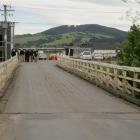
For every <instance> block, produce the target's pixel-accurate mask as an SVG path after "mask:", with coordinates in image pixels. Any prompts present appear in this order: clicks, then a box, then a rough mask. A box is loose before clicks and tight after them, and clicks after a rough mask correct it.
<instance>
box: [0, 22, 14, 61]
mask: <svg viewBox="0 0 140 140" xmlns="http://www.w3.org/2000/svg"><path fill="white" fill-rule="evenodd" d="M13 47H14V23H13V22H0V61H5V60H7V59H10V58H11V49H12V48H13Z"/></svg>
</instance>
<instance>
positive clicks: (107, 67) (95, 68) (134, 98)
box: [57, 57, 140, 105]
mask: <svg viewBox="0 0 140 140" xmlns="http://www.w3.org/2000/svg"><path fill="white" fill-rule="evenodd" d="M57 66H59V67H61V68H63V69H65V70H67V71H69V72H71V73H74V74H76V75H78V76H80V77H82V78H84V79H86V80H88V81H90V82H93V83H94V84H96V85H98V86H99V87H102V88H104V89H105V90H107V91H109V92H111V93H113V94H115V95H117V96H119V97H123V98H125V99H127V100H128V101H130V102H133V103H135V104H137V105H140V68H135V67H126V66H119V65H113V64H108V63H102V62H96V61H86V60H79V59H72V58H64V57H59V59H58V61H57Z"/></svg>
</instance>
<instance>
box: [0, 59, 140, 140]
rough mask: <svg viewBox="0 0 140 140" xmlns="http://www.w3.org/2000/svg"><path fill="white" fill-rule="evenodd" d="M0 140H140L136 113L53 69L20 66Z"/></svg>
mask: <svg viewBox="0 0 140 140" xmlns="http://www.w3.org/2000/svg"><path fill="white" fill-rule="evenodd" d="M7 94H10V95H11V96H10V99H9V101H8V104H7V107H6V109H5V112H4V113H3V114H1V115H0V140H139V139H140V111H139V108H138V107H135V106H134V105H132V104H129V103H127V102H125V101H123V100H121V99H118V98H116V97H114V96H111V95H110V94H108V93H107V92H106V91H104V90H102V89H100V88H98V87H96V86H94V85H92V84H90V83H89V82H87V81H84V80H82V79H80V78H78V77H76V76H74V75H72V74H70V73H67V72H65V71H63V70H61V69H59V68H57V67H56V66H55V63H52V62H47V61H41V62H38V63H37V64H36V63H22V64H20V66H19V68H18V69H17V72H16V76H15V77H14V80H13V82H12V83H11V85H10V86H9V88H8V90H7Z"/></svg>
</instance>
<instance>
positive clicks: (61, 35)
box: [15, 24, 127, 48]
mask: <svg viewBox="0 0 140 140" xmlns="http://www.w3.org/2000/svg"><path fill="white" fill-rule="evenodd" d="M126 34H127V33H126V32H124V31H121V30H118V29H114V28H109V27H105V26H101V25H96V24H91V25H79V26H67V25H64V26H59V27H55V28H52V29H49V30H46V31H44V32H41V33H37V34H33V35H31V34H26V35H17V36H16V37H15V44H16V46H17V47H63V46H65V45H76V46H81V47H98V48H107V47H116V46H117V47H118V46H120V44H122V42H123V41H124V38H125V37H126Z"/></svg>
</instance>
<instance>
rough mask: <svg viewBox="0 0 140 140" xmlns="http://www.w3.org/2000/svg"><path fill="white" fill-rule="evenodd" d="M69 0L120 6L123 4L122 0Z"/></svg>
mask: <svg viewBox="0 0 140 140" xmlns="http://www.w3.org/2000/svg"><path fill="white" fill-rule="evenodd" d="M70 1H77V2H84V3H85V2H86V3H87V2H88V3H94V4H99V5H112V6H120V5H122V4H123V2H122V0H86V1H85V0H70Z"/></svg>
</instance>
